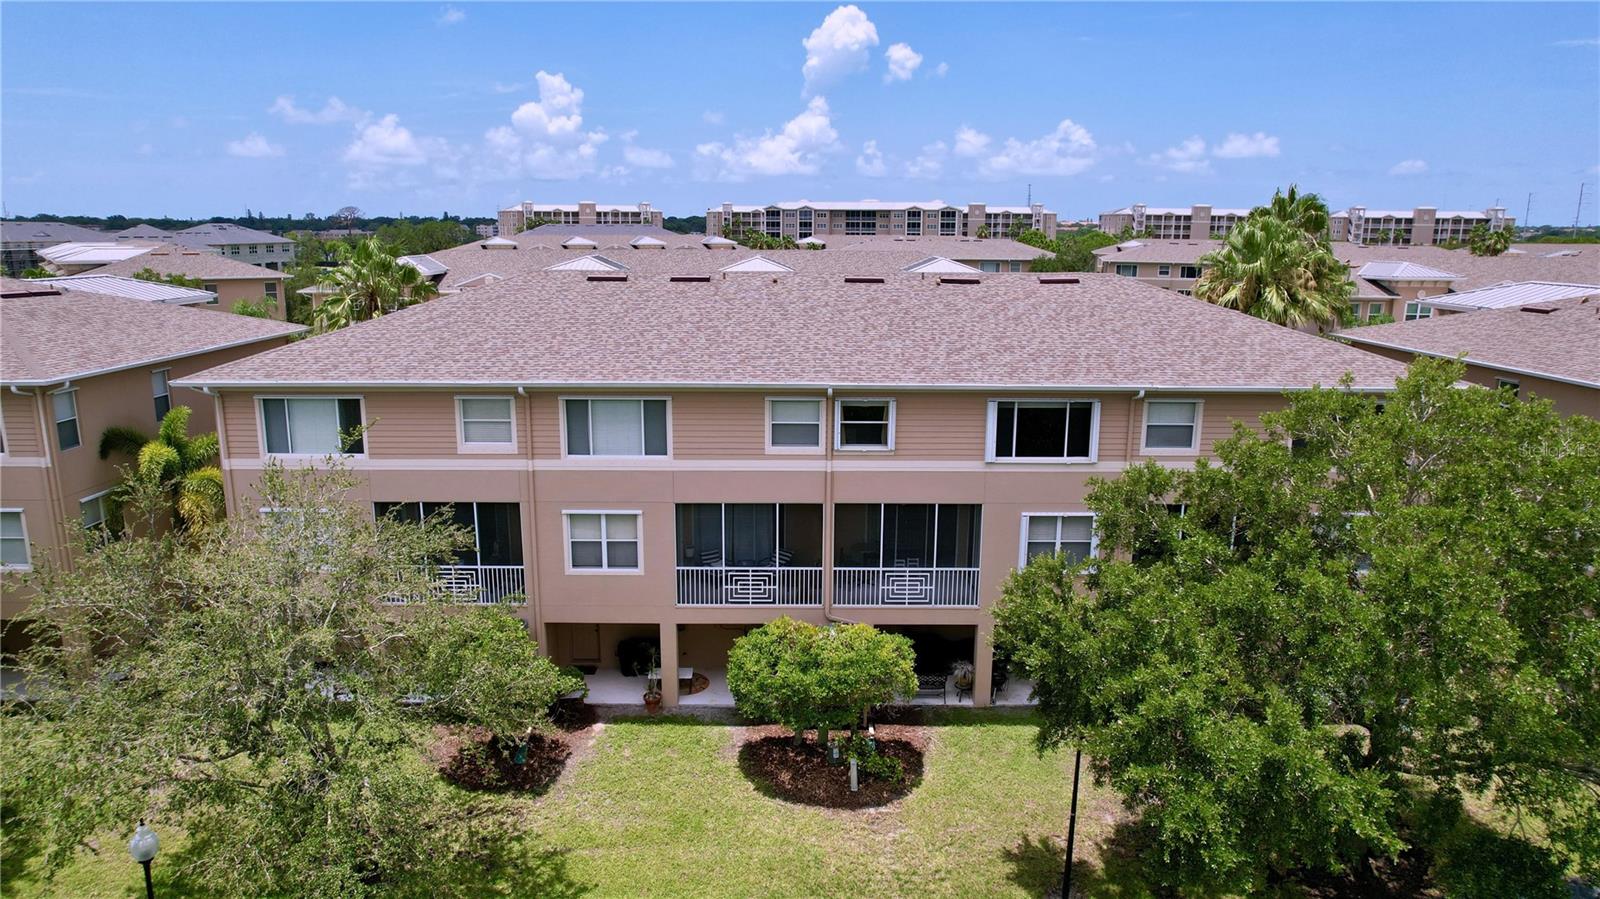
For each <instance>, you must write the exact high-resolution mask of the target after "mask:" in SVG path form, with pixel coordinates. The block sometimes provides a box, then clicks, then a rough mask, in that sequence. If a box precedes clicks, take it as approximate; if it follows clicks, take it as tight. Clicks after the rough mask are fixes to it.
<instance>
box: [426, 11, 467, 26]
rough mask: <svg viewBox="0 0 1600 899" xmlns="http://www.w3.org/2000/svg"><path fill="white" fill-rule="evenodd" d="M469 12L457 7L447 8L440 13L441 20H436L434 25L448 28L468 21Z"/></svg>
mask: <svg viewBox="0 0 1600 899" xmlns="http://www.w3.org/2000/svg"><path fill="white" fill-rule="evenodd" d="M466 18H467V11H466V10H464V9H461V8H460V7H456V6H446V7H445V8H444V9H442V10H440V11H439V18H437V19H434V20H433V21H434V24H436V25H438V26H440V27H441V28H448V27H449V26H451V25H457V24H460V23H461V22H464V21H466Z"/></svg>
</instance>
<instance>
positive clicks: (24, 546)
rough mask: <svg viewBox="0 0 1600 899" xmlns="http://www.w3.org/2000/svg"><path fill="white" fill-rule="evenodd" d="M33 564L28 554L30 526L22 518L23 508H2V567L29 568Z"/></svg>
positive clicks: (0, 511)
mask: <svg viewBox="0 0 1600 899" xmlns="http://www.w3.org/2000/svg"><path fill="white" fill-rule="evenodd" d="M32 564H33V563H32V559H30V558H29V556H28V527H27V524H26V523H25V522H24V521H23V519H22V510H21V509H0V567H4V568H27V567H29V566H30V565H32Z"/></svg>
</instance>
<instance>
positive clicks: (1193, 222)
mask: <svg viewBox="0 0 1600 899" xmlns="http://www.w3.org/2000/svg"><path fill="white" fill-rule="evenodd" d="M1249 214H1250V210H1248V209H1219V208H1213V207H1211V206H1206V205H1199V206H1190V207H1189V208H1188V209H1183V208H1179V207H1176V206H1146V205H1145V204H1143V203H1135V204H1133V205H1132V206H1124V207H1122V208H1121V209H1113V210H1112V211H1110V212H1102V213H1100V230H1101V231H1104V232H1106V233H1107V234H1119V233H1121V232H1122V231H1123V230H1124V229H1126V228H1131V229H1133V233H1135V234H1144V233H1145V232H1149V236H1151V237H1153V238H1155V239H1157V240H1190V239H1193V238H1197V237H1199V238H1209V237H1226V236H1227V234H1228V232H1229V231H1232V230H1233V226H1234V225H1237V224H1238V223H1239V222H1240V221H1242V220H1243V219H1244V217H1245V216H1247V215H1249Z"/></svg>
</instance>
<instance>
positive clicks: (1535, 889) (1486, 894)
mask: <svg viewBox="0 0 1600 899" xmlns="http://www.w3.org/2000/svg"><path fill="white" fill-rule="evenodd" d="M1434 877H1435V878H1436V879H1437V880H1438V881H1439V885H1440V886H1441V887H1443V888H1444V893H1445V895H1446V896H1449V897H1450V899H1565V897H1566V896H1569V895H1571V894H1570V892H1569V891H1568V889H1567V885H1566V882H1565V872H1563V871H1562V868H1561V864H1560V863H1559V862H1557V861H1556V859H1555V856H1553V855H1551V854H1550V850H1548V849H1545V848H1543V847H1541V846H1535V845H1533V844H1532V843H1528V842H1525V841H1523V840H1513V839H1508V838H1506V837H1502V836H1500V835H1499V834H1496V833H1491V832H1489V831H1487V830H1482V829H1477V828H1474V829H1472V830H1471V831H1469V832H1467V833H1464V834H1461V835H1459V836H1457V837H1455V838H1454V839H1452V840H1450V841H1448V842H1447V843H1446V844H1445V845H1444V846H1443V847H1442V848H1441V849H1440V853H1439V860H1438V863H1437V865H1436V866H1435V868H1434Z"/></svg>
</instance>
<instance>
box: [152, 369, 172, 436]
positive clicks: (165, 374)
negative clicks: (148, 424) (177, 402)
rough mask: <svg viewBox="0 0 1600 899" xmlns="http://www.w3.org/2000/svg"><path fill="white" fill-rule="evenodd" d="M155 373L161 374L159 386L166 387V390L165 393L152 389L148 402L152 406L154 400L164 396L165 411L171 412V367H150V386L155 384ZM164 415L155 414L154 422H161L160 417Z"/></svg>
mask: <svg viewBox="0 0 1600 899" xmlns="http://www.w3.org/2000/svg"><path fill="white" fill-rule="evenodd" d="M156 375H160V376H161V386H162V387H164V388H166V391H167V392H166V393H156V392H155V390H154V389H152V390H151V391H150V402H151V405H152V406H153V405H154V404H155V401H156V400H159V399H161V398H162V397H166V398H167V411H168V412H171V411H172V369H171V368H153V369H151V370H150V377H151V382H150V383H151V385H152V387H153V385H154V384H155V380H154V379H155V376H156ZM164 417H165V416H162V415H157V416H156V424H157V425H159V424H161V419H162V418H164Z"/></svg>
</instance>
